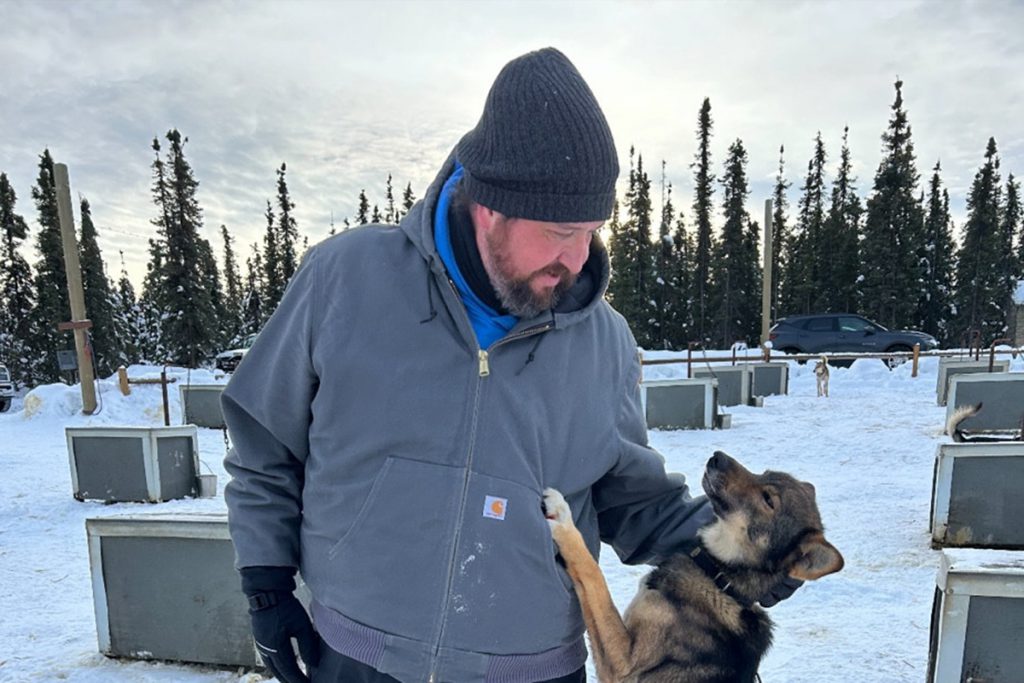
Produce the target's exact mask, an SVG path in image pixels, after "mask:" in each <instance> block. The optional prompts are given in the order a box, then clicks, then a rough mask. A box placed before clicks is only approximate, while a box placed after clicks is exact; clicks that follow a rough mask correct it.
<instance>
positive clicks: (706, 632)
mask: <svg viewBox="0 0 1024 683" xmlns="http://www.w3.org/2000/svg"><path fill="white" fill-rule="evenodd" d="M702 483H703V487H704V491H705V492H706V493H707V496H708V500H709V502H710V505H711V506H712V508H713V510H714V513H715V519H714V521H713V522H712V523H710V524H709V525H707V526H705V527H704V528H702V529H701V530H700V532H699V534H698V539H696V540H695V541H694V542H693V543H692V544H691V545H690V546H689V547H686V548H683V549H680V552H678V553H677V554H674V555H671V556H669V557H668V558H666V559H665V560H663V561H662V562H661V563H660V564H659V565H658V566H657V567H656V568H655V569H654V570H653V571H651V572H650V573H649V574H647V575H646V576H645V577H644V578H643V579H642V580H641V583H640V588H639V590H638V592H637V594H636V596H635V597H634V598H633V602H632V603H631V604H630V606H629V608H628V609H627V610H626V612H625V616H624V617H623V616H620V615H619V612H618V611H617V610H616V608H615V604H614V603H613V602H612V598H611V595H610V594H609V592H608V586H607V583H606V582H605V579H604V575H603V574H602V573H601V569H600V567H599V565H598V564H597V562H596V561H595V560H594V558H593V556H592V555H591V554H590V552H589V551H588V550H587V547H586V545H585V544H584V541H583V537H582V536H581V535H580V532H579V531H578V530H577V528H576V525H575V524H574V522H573V516H572V511H571V510H570V508H569V505H568V504H567V503H566V501H565V499H564V498H563V497H562V494H561V493H559V492H558V491H556V490H554V489H546V490H545V492H544V509H545V515H546V516H547V518H548V523H549V525H550V526H551V533H552V536H553V537H554V540H555V543H556V545H557V546H558V549H559V552H560V553H561V555H562V558H563V559H564V560H565V565H566V569H567V571H568V573H569V576H570V577H571V578H572V582H573V586H574V587H575V589H576V594H577V596H578V597H579V600H580V605H581V607H582V609H583V618H584V621H585V622H586V626H587V632H588V634H589V636H590V645H591V651H592V653H593V655H594V665H595V667H596V670H597V675H598V678H599V679H600V681H601V683H620V682H626V681H628V682H629V683H749V682H751V681H755V680H757V679H756V676H757V668H758V664H759V663H760V661H761V658H762V657H763V656H764V654H765V652H766V651H767V650H768V648H769V646H770V645H771V639H772V622H771V619H769V617H768V615H767V613H766V612H765V611H764V609H762V608H761V606H760V605H757V604H755V603H756V601H757V599H758V598H759V597H760V596H763V595H765V594H766V593H767V592H768V591H769V590H770V589H771V587H772V586H775V585H776V584H777V583H778V582H779V581H780V580H781V579H782V578H783V577H784V576H786V575H788V576H790V577H793V578H796V579H801V580H804V581H808V580H813V579H818V578H821V577H822V576H825V575H826V574H831V573H833V572H837V571H839V570H840V569H842V567H843V557H842V555H841V554H840V553H839V551H838V550H837V549H836V548H835V547H834V546H832V545H831V544H830V543H829V542H828V541H826V540H825V535H824V531H823V529H822V524H821V517H820V515H819V513H818V506H817V504H816V503H815V494H814V487H813V486H812V485H811V484H808V483H806V482H802V481H798V480H796V479H795V478H793V477H792V476H790V475H788V474H785V473H782V472H772V471H768V472H764V473H763V474H753V473H751V472H750V471H748V470H747V469H746V468H744V467H743V466H742V465H741V464H739V463H738V462H736V461H735V460H733V459H732V458H731V457H729V456H728V455H726V454H725V453H722V452H721V451H716V452H715V454H714V455H713V456H712V457H711V459H710V460H708V463H707V467H706V469H705V474H704V479H703V482H702Z"/></svg>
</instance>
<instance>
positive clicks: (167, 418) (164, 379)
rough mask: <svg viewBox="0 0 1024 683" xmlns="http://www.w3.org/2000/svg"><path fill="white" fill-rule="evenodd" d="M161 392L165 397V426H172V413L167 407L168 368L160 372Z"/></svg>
mask: <svg viewBox="0 0 1024 683" xmlns="http://www.w3.org/2000/svg"><path fill="white" fill-rule="evenodd" d="M160 391H161V393H162V394H163V397H164V426H165V427H170V426H171V411H170V409H169V407H168V405H167V368H164V369H163V370H161V371H160Z"/></svg>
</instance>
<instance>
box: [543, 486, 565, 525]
mask: <svg viewBox="0 0 1024 683" xmlns="http://www.w3.org/2000/svg"><path fill="white" fill-rule="evenodd" d="M541 504H542V505H543V507H544V516H545V517H547V519H548V526H550V527H551V531H555V530H556V529H558V528H560V527H562V526H565V525H572V510H570V509H569V504H568V503H566V502H565V498H563V497H562V494H561V493H559V492H558V491H556V490H555V489H544V498H543V500H542V502H541Z"/></svg>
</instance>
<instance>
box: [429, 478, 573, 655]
mask: <svg viewBox="0 0 1024 683" xmlns="http://www.w3.org/2000/svg"><path fill="white" fill-rule="evenodd" d="M556 554H557V550H556V547H555V544H554V541H553V540H552V538H551V531H550V528H549V527H548V523H547V520H546V519H544V514H543V512H542V510H541V493H540V491H535V490H533V489H532V488H530V487H527V486H524V485H522V484H519V483H516V482H513V481H509V480H505V479H499V478H496V477H488V476H485V475H481V474H476V473H474V474H471V475H470V485H469V491H468V496H467V502H466V510H465V513H464V518H463V524H462V532H461V534H460V540H459V547H458V551H457V553H456V561H455V576H454V580H453V582H452V594H451V596H450V603H449V609H448V613H447V615H446V618H447V620H448V627H447V629H446V633H447V637H446V642H445V643H444V644H445V645H446V646H450V647H454V648H457V649H461V650H472V651H476V652H488V653H492V654H528V653H535V652H542V651H544V650H549V649H551V648H554V647H558V646H559V645H562V644H564V643H567V642H570V641H572V640H574V639H575V638H578V637H579V635H580V633H581V632H582V629H583V624H582V618H581V615H580V611H579V606H578V603H577V601H576V598H575V593H574V592H573V589H572V583H571V581H570V579H569V577H568V575H567V574H566V572H565V571H564V570H563V569H562V568H561V567H559V566H558V564H557V563H556V560H555V558H556Z"/></svg>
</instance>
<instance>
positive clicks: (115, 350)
mask: <svg viewBox="0 0 1024 683" xmlns="http://www.w3.org/2000/svg"><path fill="white" fill-rule="evenodd" d="M80 208H81V216H82V229H81V238H80V240H79V251H80V252H81V255H80V257H79V263H80V265H81V269H82V290H83V293H84V295H85V311H86V315H87V316H88V317H89V320H91V321H92V328H91V329H90V330H89V338H90V340H91V344H92V352H93V366H94V368H95V370H96V373H97V375H98V376H100V377H106V376H109V375H111V374H113V372H114V370H115V369H116V368H117V366H118V365H121V364H122V363H124V362H126V358H125V356H124V354H123V352H122V348H121V346H122V344H121V337H119V335H118V329H117V326H116V324H115V318H116V308H115V302H114V295H113V286H112V285H111V282H110V279H109V278H108V277H107V274H106V271H105V270H104V265H103V254H102V253H101V252H100V246H99V243H98V242H97V235H96V226H95V225H94V224H93V221H92V209H91V208H90V206H89V200H88V199H86V198H85V197H82V199H81V206H80Z"/></svg>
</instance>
